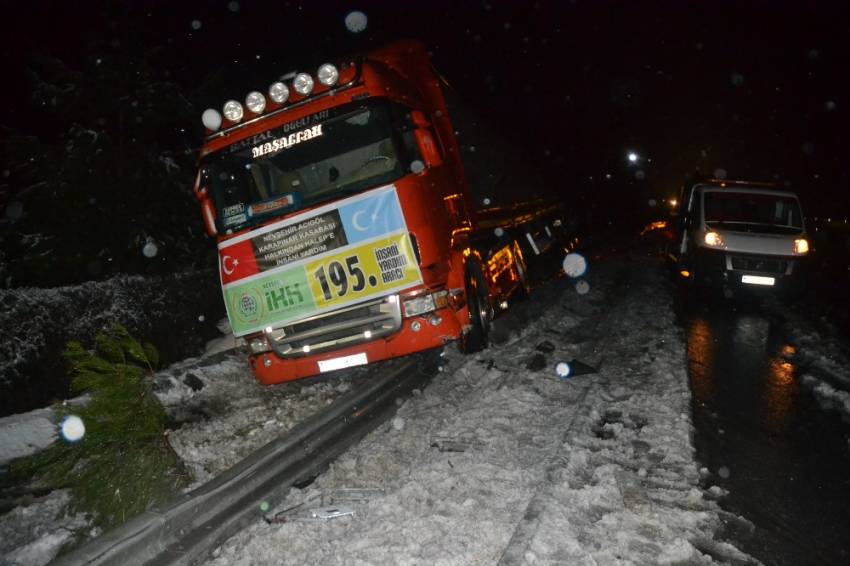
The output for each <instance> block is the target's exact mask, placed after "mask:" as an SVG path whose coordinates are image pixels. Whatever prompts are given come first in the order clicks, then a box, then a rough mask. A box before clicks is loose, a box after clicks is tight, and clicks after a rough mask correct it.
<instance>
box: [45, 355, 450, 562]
mask: <svg viewBox="0 0 850 566" xmlns="http://www.w3.org/2000/svg"><path fill="white" fill-rule="evenodd" d="M438 361H439V357H438V356H437V354H436V352H435V351H433V350H432V351H429V352H424V353H421V354H416V355H413V356H408V357H407V358H402V359H399V360H394V361H390V362H386V363H385V364H384V365H382V366H379V367H380V370H379V373H378V375H376V376H375V377H373V378H371V379H369V380H368V381H367V382H366V383H364V384H363V385H362V386H361V387H359V388H357V389H356V390H354V391H351V392H349V393H348V394H346V395H344V396H343V397H341V398H340V399H337V401H335V402H334V403H333V404H332V405H330V406H329V407H328V408H327V409H326V410H325V411H323V412H321V413H319V414H316V415H313V416H312V417H310V418H309V419H307V420H306V421H304V422H303V423H301V424H299V425H297V426H296V427H295V428H293V429H292V430H291V431H290V432H289V433H288V434H287V435H286V436H284V437H281V438H279V439H277V440H274V441H272V442H270V443H268V444H266V445H265V446H263V447H262V448H260V449H259V450H257V451H256V452H254V453H253V454H251V455H250V456H248V457H247V458H245V459H244V460H242V461H241V462H239V463H238V464H236V465H235V466H233V467H232V468H230V469H229V470H227V471H226V472H224V473H223V474H221V475H219V476H217V477H216V478H214V479H212V480H210V481H209V482H207V483H206V484H204V485H202V486H201V487H199V488H197V489H195V490H193V491H191V492H189V493H187V494H184V495H182V496H180V497H178V498H177V499H176V500H174V501H173V502H171V503H170V504H168V505H166V506H164V507H163V508H162V509H156V508H154V509H151V510H149V511H146V512H145V513H143V514H142V515H139V516H137V517H135V518H133V519H131V520H130V521H128V522H127V523H125V524H123V525H122V526H120V527H118V528H116V529H114V530H112V531H109V532H107V533H105V534H104V535H102V536H101V537H99V538H97V539H95V540H93V541H92V542H90V543H89V544H87V545H84V546H82V547H80V548H78V549H76V550H74V551H73V552H70V553H68V554H66V555H64V556H60V557H59V558H57V559H56V560H55V561H54V562H52V563H51V564H54V565H55V566H71V565H74V566H78V565H87V566H95V565H97V566H101V565H103V566H106V565H120V566H135V565H148V566H150V565H160V564H170V565H190V564H196V563H197V562H199V561H201V560H203V559H204V558H206V556H207V554H208V553H209V552H210V551H211V550H212V549H213V548H214V547H215V545H217V544H219V543H221V542H222V541H224V540H225V539H227V538H229V537H230V536H233V535H234V534H235V533H237V532H239V531H240V530H241V529H243V528H244V527H245V526H247V525H248V524H249V523H251V522H252V521H256V520H258V519H259V518H260V517H261V512H260V511H259V503H260V502H261V501H267V502H269V503H270V505H272V506H274V505H275V504H277V503H279V502H280V501H281V500H282V499H283V497H284V496H285V494H286V491H287V490H288V489H289V488H290V487H291V486H292V485H294V484H296V483H299V482H300V481H304V480H306V479H308V478H311V477H313V476H315V475H317V474H318V473H319V472H320V471H321V470H322V469H324V468H325V467H326V466H327V464H329V463H330V462H331V461H333V460H334V459H335V458H336V457H337V456H339V454H341V453H342V452H343V451H344V450H345V449H346V448H348V447H349V446H351V445H352V444H354V443H355V442H357V441H358V440H360V439H361V438H362V437H363V436H365V435H366V434H367V433H368V432H370V431H371V430H372V429H374V428H375V427H377V426H378V425H379V424H380V423H381V422H383V421H385V420H386V419H387V417H389V416H390V415H392V414H393V413H394V412H395V410H396V407H397V405H396V403H395V400H396V399H397V398H399V397H403V396H405V395H408V394H410V393H411V392H412V391H413V390H414V389H415V388H417V387H419V386H422V385H423V384H424V383H425V382H426V381H427V380H428V379H429V378H430V377H431V376H432V375H433V374H434V373H435V369H436V366H437V364H438Z"/></svg>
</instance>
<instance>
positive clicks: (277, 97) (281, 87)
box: [269, 81, 289, 104]
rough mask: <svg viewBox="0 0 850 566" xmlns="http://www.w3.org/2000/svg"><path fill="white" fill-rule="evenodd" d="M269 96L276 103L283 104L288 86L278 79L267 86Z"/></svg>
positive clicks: (287, 92)
mask: <svg viewBox="0 0 850 566" xmlns="http://www.w3.org/2000/svg"><path fill="white" fill-rule="evenodd" d="M269 98H271V99H272V101H273V102H275V103H277V104H283V103H284V102H286V99H287V98H289V87H287V86H286V84H284V83H282V82H280V81H278V82H276V83H274V84H273V85H272V86H270V87H269Z"/></svg>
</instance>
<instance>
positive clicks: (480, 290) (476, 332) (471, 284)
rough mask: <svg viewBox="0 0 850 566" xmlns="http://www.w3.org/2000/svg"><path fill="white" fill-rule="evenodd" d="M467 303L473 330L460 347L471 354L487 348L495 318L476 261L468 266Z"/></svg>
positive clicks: (485, 284) (461, 341) (464, 338)
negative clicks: (491, 322) (491, 324)
mask: <svg viewBox="0 0 850 566" xmlns="http://www.w3.org/2000/svg"><path fill="white" fill-rule="evenodd" d="M466 303H467V306H468V307H469V323H470V325H471V326H472V328H471V329H470V330H469V332H467V333H466V334H465V335H463V337H461V339H460V341H459V342H458V345H459V347H460V351H461V352H463V353H464V354H471V353H473V352H478V351H481V350H483V349H485V348H486V347H487V343H488V335H489V333H490V319H491V318H492V316H493V309H492V308H491V307H490V293H489V292H488V290H487V282H486V281H485V279H484V274H483V273H482V272H481V266H480V265H478V262H476V261H470V262H469V263H468V264H467V266H466Z"/></svg>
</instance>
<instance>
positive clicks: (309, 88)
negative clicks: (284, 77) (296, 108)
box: [292, 73, 313, 96]
mask: <svg viewBox="0 0 850 566" xmlns="http://www.w3.org/2000/svg"><path fill="white" fill-rule="evenodd" d="M292 88H294V89H295V92H297V93H298V94H300V95H302V96H307V95H308V94H310V93H311V92H313V77H311V76H310V75H308V74H307V73H298V74H297V75H295V79H294V80H293V81H292Z"/></svg>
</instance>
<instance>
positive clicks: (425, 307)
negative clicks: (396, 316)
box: [404, 295, 436, 318]
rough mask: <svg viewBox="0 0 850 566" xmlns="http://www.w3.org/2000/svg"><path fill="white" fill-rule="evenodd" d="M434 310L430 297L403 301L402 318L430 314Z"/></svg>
mask: <svg viewBox="0 0 850 566" xmlns="http://www.w3.org/2000/svg"><path fill="white" fill-rule="evenodd" d="M435 308H436V305H435V304H434V297H432V296H431V295H422V296H421V297H414V298H412V299H407V300H406V301H404V316H406V317H408V318H409V317H411V316H417V315H420V314H424V313H426V312H431V311H432V310H434V309H435Z"/></svg>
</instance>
